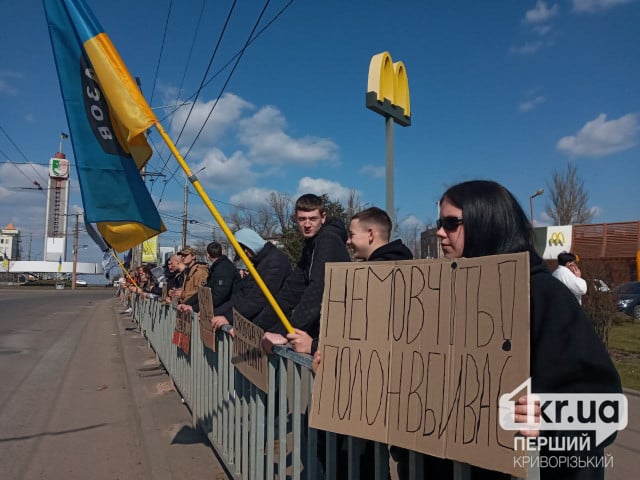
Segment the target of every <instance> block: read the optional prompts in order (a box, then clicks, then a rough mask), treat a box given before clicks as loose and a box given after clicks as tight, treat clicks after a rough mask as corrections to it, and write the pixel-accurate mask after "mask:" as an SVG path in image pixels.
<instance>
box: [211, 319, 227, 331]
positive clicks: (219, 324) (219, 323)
mask: <svg viewBox="0 0 640 480" xmlns="http://www.w3.org/2000/svg"><path fill="white" fill-rule="evenodd" d="M223 325H229V320H227V317H225V316H224V315H216V316H214V317H213V318H212V319H211V327H213V331H214V332H215V331H216V330H218V329H219V328H222V326H223Z"/></svg>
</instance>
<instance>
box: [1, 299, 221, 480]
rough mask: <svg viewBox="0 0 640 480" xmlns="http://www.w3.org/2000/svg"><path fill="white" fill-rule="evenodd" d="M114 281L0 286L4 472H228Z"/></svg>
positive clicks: (132, 475) (156, 475) (33, 475)
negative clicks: (194, 424)
mask: <svg viewBox="0 0 640 480" xmlns="http://www.w3.org/2000/svg"><path fill="white" fill-rule="evenodd" d="M113 295H114V290H113V289H95V290H94V289H91V288H89V289H85V288H82V289H77V290H75V291H72V290H55V289H53V288H51V289H26V288H23V289H11V290H9V289H0V385H1V387H0V472H1V473H0V477H1V478H3V479H62V478H64V479H83V480H84V479H88V478H91V479H154V480H155V479H173V478H181V479H182V478H199V479H201V478H209V479H219V478H227V477H226V475H225V474H224V472H223V471H222V469H221V468H220V466H219V465H218V463H217V461H216V457H215V455H214V454H213V452H212V450H211V448H210V446H209V445H208V443H207V441H206V438H205V437H203V436H202V435H200V434H199V433H198V432H196V431H194V430H193V429H192V428H191V417H190V413H189V411H188V410H187V409H186V407H185V406H184V405H182V404H181V402H180V397H179V396H178V394H177V393H176V392H175V390H174V389H173V388H172V386H171V382H170V381H169V379H168V377H167V375H166V374H165V373H164V371H163V370H162V369H161V368H158V367H159V365H158V363H157V360H156V359H155V355H154V354H153V352H152V351H151V350H150V349H149V348H148V347H147V343H146V341H145V339H144V338H143V337H142V336H141V335H139V333H138V332H136V331H135V329H134V325H133V323H132V322H131V320H130V318H129V317H128V316H127V315H125V314H123V313H122V310H123V308H122V307H121V306H120V305H119V304H118V303H117V302H116V300H115V299H114V298H113Z"/></svg>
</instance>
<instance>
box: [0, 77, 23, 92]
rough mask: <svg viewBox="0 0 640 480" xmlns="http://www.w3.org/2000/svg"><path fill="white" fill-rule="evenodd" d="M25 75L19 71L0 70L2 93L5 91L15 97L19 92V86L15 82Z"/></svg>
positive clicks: (0, 89) (0, 88)
mask: <svg viewBox="0 0 640 480" xmlns="http://www.w3.org/2000/svg"><path fill="white" fill-rule="evenodd" d="M22 77H23V75H22V74H21V73H18V72H11V71H0V94H2V93H5V94H7V95H11V96H13V97H15V96H16V95H17V94H18V88H17V87H16V86H15V84H17V83H19V81H20V80H21V79H22Z"/></svg>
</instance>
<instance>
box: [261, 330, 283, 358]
mask: <svg viewBox="0 0 640 480" xmlns="http://www.w3.org/2000/svg"><path fill="white" fill-rule="evenodd" d="M286 344H287V339H286V338H284V337H283V336H282V335H280V334H279V333H271V332H265V334H264V335H263V336H262V342H261V345H262V349H263V350H264V351H265V352H267V353H269V354H270V353H273V347H274V346H275V345H286Z"/></svg>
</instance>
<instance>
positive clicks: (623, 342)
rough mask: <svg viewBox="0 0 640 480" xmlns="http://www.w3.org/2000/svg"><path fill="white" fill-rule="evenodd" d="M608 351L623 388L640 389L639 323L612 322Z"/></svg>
mask: <svg viewBox="0 0 640 480" xmlns="http://www.w3.org/2000/svg"><path fill="white" fill-rule="evenodd" d="M609 352H610V353H611V357H612V358H613V362H614V364H615V366H616V368H617V369H618V373H619V374H620V378H621V379H622V385H623V386H624V387H625V388H631V389H633V390H639V391H640V323H637V322H636V323H631V322H624V323H618V322H614V324H613V325H612V326H611V331H610V332H609Z"/></svg>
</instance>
